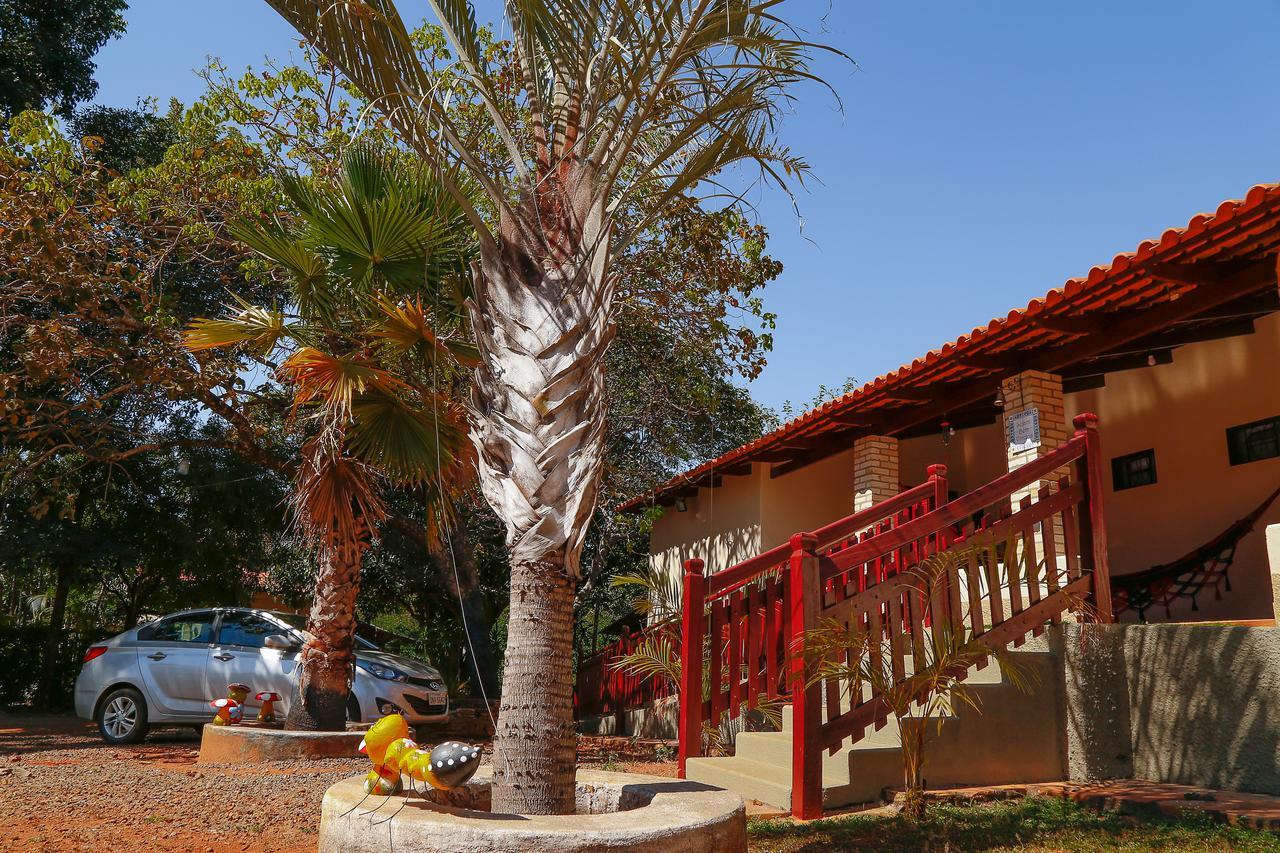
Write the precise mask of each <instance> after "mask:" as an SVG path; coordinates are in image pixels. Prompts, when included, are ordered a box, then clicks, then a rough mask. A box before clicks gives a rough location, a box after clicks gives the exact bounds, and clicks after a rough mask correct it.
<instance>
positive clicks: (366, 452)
mask: <svg viewBox="0 0 1280 853" xmlns="http://www.w3.org/2000/svg"><path fill="white" fill-rule="evenodd" d="M351 416H352V422H351V425H350V427H349V428H348V429H347V446H348V448H349V449H350V451H351V452H352V453H353V454H354V455H356V456H357V457H359V458H360V459H363V460H364V461H366V462H368V463H370V464H372V465H374V466H376V467H377V468H378V469H379V470H381V471H384V472H386V474H387V476H388V477H389V478H390V479H391V480H393V481H394V482H397V483H421V482H424V481H428V480H434V481H438V480H440V479H441V477H442V474H443V471H444V469H445V468H446V467H448V466H449V465H451V464H454V461H455V460H456V459H457V458H458V457H460V456H463V455H465V452H466V449H467V448H468V447H469V442H468V439H467V435H466V429H465V426H464V421H463V414H462V412H461V410H460V409H459V407H458V406H457V404H455V403H452V402H451V401H448V400H436V401H434V402H433V404H432V405H427V406H410V405H409V404H407V403H406V402H405V401H404V400H403V399H401V398H399V397H392V396H387V395H385V394H367V395H365V396H363V397H361V398H360V399H359V400H357V401H356V402H355V404H354V405H353V406H352V409H351Z"/></svg>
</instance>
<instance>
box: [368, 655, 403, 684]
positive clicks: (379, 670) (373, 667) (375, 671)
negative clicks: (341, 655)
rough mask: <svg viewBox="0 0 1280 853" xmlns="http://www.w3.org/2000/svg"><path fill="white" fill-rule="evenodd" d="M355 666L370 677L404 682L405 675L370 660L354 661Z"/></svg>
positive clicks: (393, 668)
mask: <svg viewBox="0 0 1280 853" xmlns="http://www.w3.org/2000/svg"><path fill="white" fill-rule="evenodd" d="M356 666H358V667H360V668H361V669H363V670H364V671H365V672H367V673H369V674H370V675H372V676H373V677H374V678H381V679H382V680H383V681H404V680H405V674H404V673H403V672H401V671H400V670H398V669H396V668H395V667H391V666H386V665H384V664H380V663H378V662H377V661H372V660H359V659H357V660H356Z"/></svg>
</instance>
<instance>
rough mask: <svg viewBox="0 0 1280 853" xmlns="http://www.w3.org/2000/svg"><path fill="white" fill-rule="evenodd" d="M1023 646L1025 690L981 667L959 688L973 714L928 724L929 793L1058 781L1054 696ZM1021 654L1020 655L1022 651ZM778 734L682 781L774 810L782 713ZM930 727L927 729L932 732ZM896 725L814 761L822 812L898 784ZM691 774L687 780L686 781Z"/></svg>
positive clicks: (756, 737) (698, 763)
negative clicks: (931, 789)
mask: <svg viewBox="0 0 1280 853" xmlns="http://www.w3.org/2000/svg"><path fill="white" fill-rule="evenodd" d="M1037 645H1038V644H1036V642H1035V641H1029V642H1028V643H1027V646H1026V647H1024V648H1026V650H1025V651H1019V652H1017V653H1015V654H1016V655H1017V658H1018V661H1019V667H1020V669H1022V670H1024V671H1025V674H1026V676H1027V680H1029V681H1030V682H1031V684H1032V685H1033V687H1032V690H1031V692H1030V693H1024V692H1022V691H1020V690H1019V689H1018V688H1016V687H1015V686H1014V685H1013V683H1012V682H1011V681H1009V680H1008V679H1007V678H1005V677H1004V676H1003V674H1002V673H1001V672H1000V667H999V666H998V665H997V664H996V663H995V662H994V661H990V662H988V664H987V665H986V666H985V667H983V668H982V669H981V670H977V669H975V670H974V671H972V672H971V673H970V676H969V678H967V679H966V681H965V687H966V688H967V689H968V690H970V691H971V692H972V695H973V697H974V699H975V700H976V701H977V702H978V704H979V707H980V712H977V711H974V710H973V709H971V708H968V707H967V706H964V705H960V706H959V707H958V708H957V712H956V713H955V714H954V715H945V716H942V718H941V720H938V719H930V720H927V721H926V723H925V724H926V725H928V726H930V728H931V729H933V730H932V731H931V732H930V745H929V748H928V760H927V764H926V779H927V782H928V784H929V785H930V786H931V787H955V786H962V785H989V784H1003V783H1011V782H1047V781H1052V780H1055V779H1061V778H1062V774H1063V773H1064V772H1065V768H1064V767H1063V766H1062V757H1061V755H1060V754H1059V752H1058V742H1057V738H1056V735H1055V728H1054V725H1055V724H1054V720H1055V719H1056V716H1057V714H1058V711H1057V709H1056V707H1055V706H1052V705H1051V704H1049V705H1047V704H1046V703H1054V702H1057V701H1058V700H1057V691H1056V690H1055V689H1054V686H1053V681H1052V680H1053V677H1054V663H1053V658H1052V656H1051V655H1050V654H1048V653H1047V651H1043V650H1041V649H1039V648H1037V647H1036V646H1037ZM1027 647H1030V648H1027ZM782 716H783V731H781V732H742V733H740V734H739V735H738V737H737V741H736V749H735V751H736V755H735V756H734V757H733V758H707V759H703V758H699V759H691V760H690V762H689V772H688V778H690V779H696V780H697V781H701V782H705V783H707V784H711V785H717V786H720V787H725V788H729V789H731V790H734V791H737V792H738V793H740V794H742V795H743V796H744V797H749V798H751V799H756V800H760V801H761V802H765V803H769V804H770V805H774V806H778V807H779V808H789V804H790V798H791V759H792V742H791V741H792V729H791V725H792V708H791V706H789V705H788V706H784V708H783V713H782ZM935 726H936V728H934V727H935ZM899 729H900V723H899V721H898V719H897V718H896V717H889V718H888V719H887V720H886V721H885V723H884V725H883V726H882V727H881V729H880V730H879V731H876V730H874V729H871V728H869V729H868V730H867V732H866V733H865V734H864V736H863V737H862V739H861V740H859V741H857V742H855V743H851V744H849V745H847V746H845V747H844V748H842V749H841V750H840V751H839V752H837V753H836V754H835V755H829V754H827V753H826V752H825V751H824V752H823V755H822V783H823V804H824V806H825V807H827V808H833V807H838V806H847V805H854V804H859V803H868V802H874V801H877V800H878V799H879V797H880V794H881V792H882V791H883V789H884V788H886V787H899V786H901V784H902V772H903V770H902V750H901V749H900V747H899ZM695 774H696V775H695Z"/></svg>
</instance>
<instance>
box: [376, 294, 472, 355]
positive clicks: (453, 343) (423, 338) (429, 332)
mask: <svg viewBox="0 0 1280 853" xmlns="http://www.w3.org/2000/svg"><path fill="white" fill-rule="evenodd" d="M376 302H377V306H378V309H379V311H380V312H381V314H380V315H379V316H378V317H377V318H376V319H375V320H374V322H373V325H372V326H371V327H370V329H369V334H370V335H372V336H373V337H375V338H379V339H381V340H382V341H384V342H385V343H386V344H387V346H388V348H389V349H390V350H391V351H392V352H393V353H394V354H395V355H397V356H404V355H409V354H417V355H421V356H423V357H424V358H427V359H432V360H434V359H435V358H436V356H437V355H439V354H440V353H444V354H446V355H448V356H449V357H450V358H451V359H452V360H455V361H457V362H458V363H459V364H461V365H463V366H465V367H475V366H476V365H478V364H479V359H480V356H479V353H478V352H477V350H476V348H475V345H474V344H472V343H469V342H468V341H463V340H458V339H455V338H443V339H441V338H439V337H437V336H436V332H435V324H434V322H433V318H432V316H431V312H430V311H429V310H428V309H427V307H426V306H425V305H424V304H423V301H422V299H421V298H418V299H412V298H409V299H404V300H402V301H401V302H400V303H399V304H396V303H395V302H393V301H391V299H389V298H388V297H386V296H383V295H379V296H378V297H377V300H376Z"/></svg>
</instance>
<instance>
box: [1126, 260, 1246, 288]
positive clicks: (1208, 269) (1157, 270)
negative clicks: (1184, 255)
mask: <svg viewBox="0 0 1280 853" xmlns="http://www.w3.org/2000/svg"><path fill="white" fill-rule="evenodd" d="M1256 263H1257V262H1256V261H1250V260H1229V261H1188V262H1185V263H1172V264H1152V265H1151V268H1150V270H1149V272H1150V273H1151V276H1152V278H1158V279H1160V280H1161V281H1172V282H1177V283H1178V284H1194V285H1197V286H1199V285H1204V284H1218V283H1220V282H1224V281H1227V280H1228V279H1230V278H1233V277H1235V276H1238V275H1240V273H1242V272H1244V271H1245V270H1247V269H1249V268H1250V267H1251V266H1253V265H1255V264H1256Z"/></svg>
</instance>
